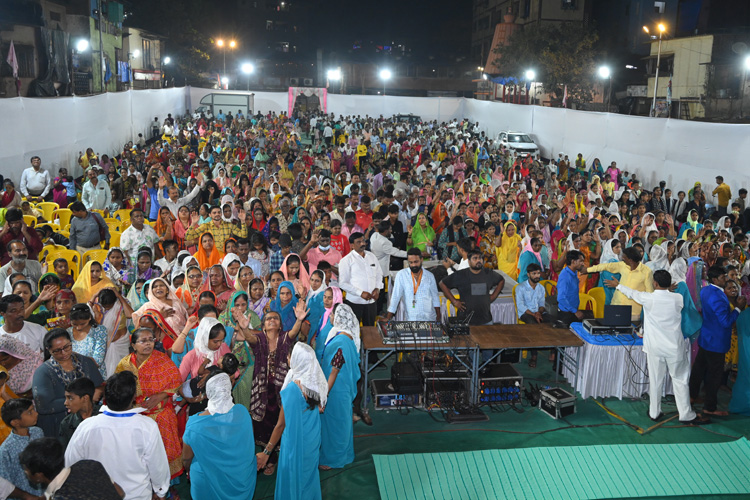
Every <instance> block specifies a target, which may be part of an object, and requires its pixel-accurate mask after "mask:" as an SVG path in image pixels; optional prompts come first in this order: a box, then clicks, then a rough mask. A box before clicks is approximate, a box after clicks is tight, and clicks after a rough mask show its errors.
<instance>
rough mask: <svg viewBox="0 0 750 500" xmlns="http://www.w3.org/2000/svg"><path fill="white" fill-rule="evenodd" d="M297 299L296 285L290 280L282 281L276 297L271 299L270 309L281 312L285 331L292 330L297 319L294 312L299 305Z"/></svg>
mask: <svg viewBox="0 0 750 500" xmlns="http://www.w3.org/2000/svg"><path fill="white" fill-rule="evenodd" d="M297 301H298V299H297V296H296V295H295V292H294V285H292V283H291V282H289V281H284V282H282V283H281V284H280V285H279V289H278V292H277V293H276V298H275V299H273V300H272V301H271V306H270V310H271V311H273V312H276V313H279V315H280V316H281V324H282V328H283V329H284V331H289V330H291V329H292V327H293V326H294V323H295V321H296V320H297V317H296V315H295V312H294V311H295V308H296V307H297Z"/></svg>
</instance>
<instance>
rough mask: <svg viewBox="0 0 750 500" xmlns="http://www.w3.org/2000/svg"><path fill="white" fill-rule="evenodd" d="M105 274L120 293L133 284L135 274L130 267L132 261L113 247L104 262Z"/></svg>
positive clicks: (119, 249)
mask: <svg viewBox="0 0 750 500" xmlns="http://www.w3.org/2000/svg"><path fill="white" fill-rule="evenodd" d="M103 269H104V274H105V275H106V276H107V277H108V278H109V279H110V281H112V283H114V284H115V286H116V287H118V288H119V289H120V291H123V290H125V288H126V287H128V286H130V285H131V284H132V283H133V280H134V278H135V272H134V270H133V268H132V267H131V266H130V259H126V258H125V254H124V253H123V252H122V249H121V248H119V247H112V248H110V249H109V251H108V252H107V258H106V259H105V260H104V266H103Z"/></svg>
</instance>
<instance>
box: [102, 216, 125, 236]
mask: <svg viewBox="0 0 750 500" xmlns="http://www.w3.org/2000/svg"><path fill="white" fill-rule="evenodd" d="M104 222H106V223H107V227H109V232H110V233H111V232H112V231H120V230H121V227H120V226H121V225H122V222H120V221H119V220H117V219H111V218H106V219H104Z"/></svg>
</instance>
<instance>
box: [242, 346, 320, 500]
mask: <svg viewBox="0 0 750 500" xmlns="http://www.w3.org/2000/svg"><path fill="white" fill-rule="evenodd" d="M327 393H328V383H327V380H326V378H325V375H324V374H323V371H322V370H321V369H320V365H319V364H318V362H317V360H316V359H315V351H313V350H312V348H311V347H310V346H309V345H307V344H302V343H298V344H297V345H295V346H294V350H293V351H292V354H291V356H290V359H289V371H288V373H287V375H286V377H285V378H284V384H283V386H282V388H281V393H280V396H281V410H280V411H279V419H278V421H277V423H276V426H275V427H274V430H273V434H272V435H271V438H270V439H269V442H268V445H267V446H266V447H265V448H264V449H263V451H262V452H261V453H258V455H257V460H258V470H260V469H263V468H265V469H266V470H267V469H268V466H267V465H266V464H267V463H268V461H269V460H270V457H271V455H272V453H273V451H272V450H274V449H275V448H276V447H277V446H278V444H279V442H280V441H283V442H284V446H283V447H282V451H281V455H280V456H279V474H278V476H276V491H275V493H274V498H276V499H278V500H302V499H304V500H317V499H320V498H322V496H321V491H320V472H318V457H319V454H320V445H321V438H320V427H321V425H320V411H319V408H325V407H326V401H327Z"/></svg>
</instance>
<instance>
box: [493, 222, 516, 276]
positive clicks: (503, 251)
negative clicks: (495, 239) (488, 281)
mask: <svg viewBox="0 0 750 500" xmlns="http://www.w3.org/2000/svg"><path fill="white" fill-rule="evenodd" d="M520 254H521V237H520V236H519V235H518V234H517V233H516V225H515V224H514V223H513V222H512V221H508V222H506V223H505V226H504V227H503V233H501V235H500V245H498V247H497V267H498V269H500V270H501V271H503V272H504V273H505V274H507V275H508V276H510V277H511V278H513V279H514V280H515V279H516V278H518V257H519V255H520Z"/></svg>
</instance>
